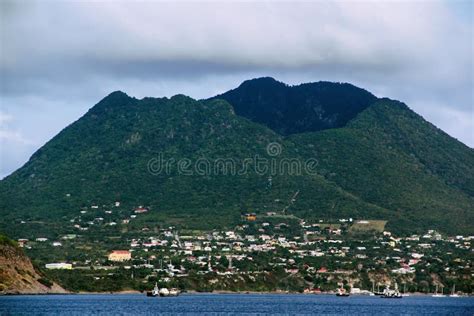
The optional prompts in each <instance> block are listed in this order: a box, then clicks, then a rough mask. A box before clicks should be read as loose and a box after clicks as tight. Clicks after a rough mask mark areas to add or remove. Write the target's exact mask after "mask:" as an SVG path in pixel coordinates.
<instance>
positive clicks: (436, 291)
mask: <svg viewBox="0 0 474 316" xmlns="http://www.w3.org/2000/svg"><path fill="white" fill-rule="evenodd" d="M431 296H432V297H446V295H444V294H443V288H441V293H438V284H436V290H435V294H433V295H431Z"/></svg>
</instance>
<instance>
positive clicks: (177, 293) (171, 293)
mask: <svg viewBox="0 0 474 316" xmlns="http://www.w3.org/2000/svg"><path fill="white" fill-rule="evenodd" d="M179 293H180V291H179V290H178V289H177V288H172V289H170V294H169V296H178V295H179Z"/></svg>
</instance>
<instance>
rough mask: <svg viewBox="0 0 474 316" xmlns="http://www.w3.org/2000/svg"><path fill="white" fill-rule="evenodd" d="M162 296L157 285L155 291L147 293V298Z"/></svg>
mask: <svg viewBox="0 0 474 316" xmlns="http://www.w3.org/2000/svg"><path fill="white" fill-rule="evenodd" d="M158 295H160V290H159V289H158V284H157V283H155V287H154V288H153V290H151V291H148V292H146V296H153V297H154V296H158Z"/></svg>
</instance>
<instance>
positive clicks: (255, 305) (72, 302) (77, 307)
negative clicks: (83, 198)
mask: <svg viewBox="0 0 474 316" xmlns="http://www.w3.org/2000/svg"><path fill="white" fill-rule="evenodd" d="M156 314H165V315H170V314H179V315H192V314H205V315H229V314H230V315H266V314H279V315H309V314H328V315H474V298H448V297H446V298H433V297H423V296H418V297H415V296H411V297H404V298H402V299H383V298H380V297H377V296H375V297H369V296H351V297H336V296H334V295H286V294H285V295H283V294H192V295H191V294H189V295H185V294H184V295H180V296H179V297H167V298H160V297H159V298H151V297H146V296H144V295H138V294H137V295H135V294H131V295H107V294H104V295H45V296H34V295H28V296H3V297H0V315H156Z"/></svg>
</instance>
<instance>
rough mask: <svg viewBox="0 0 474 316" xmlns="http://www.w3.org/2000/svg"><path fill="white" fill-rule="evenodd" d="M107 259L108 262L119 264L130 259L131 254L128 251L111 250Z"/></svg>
mask: <svg viewBox="0 0 474 316" xmlns="http://www.w3.org/2000/svg"><path fill="white" fill-rule="evenodd" d="M108 258H109V261H116V262H121V261H127V260H130V259H132V254H131V252H130V251H128V250H112V252H111V253H109V256H108Z"/></svg>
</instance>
